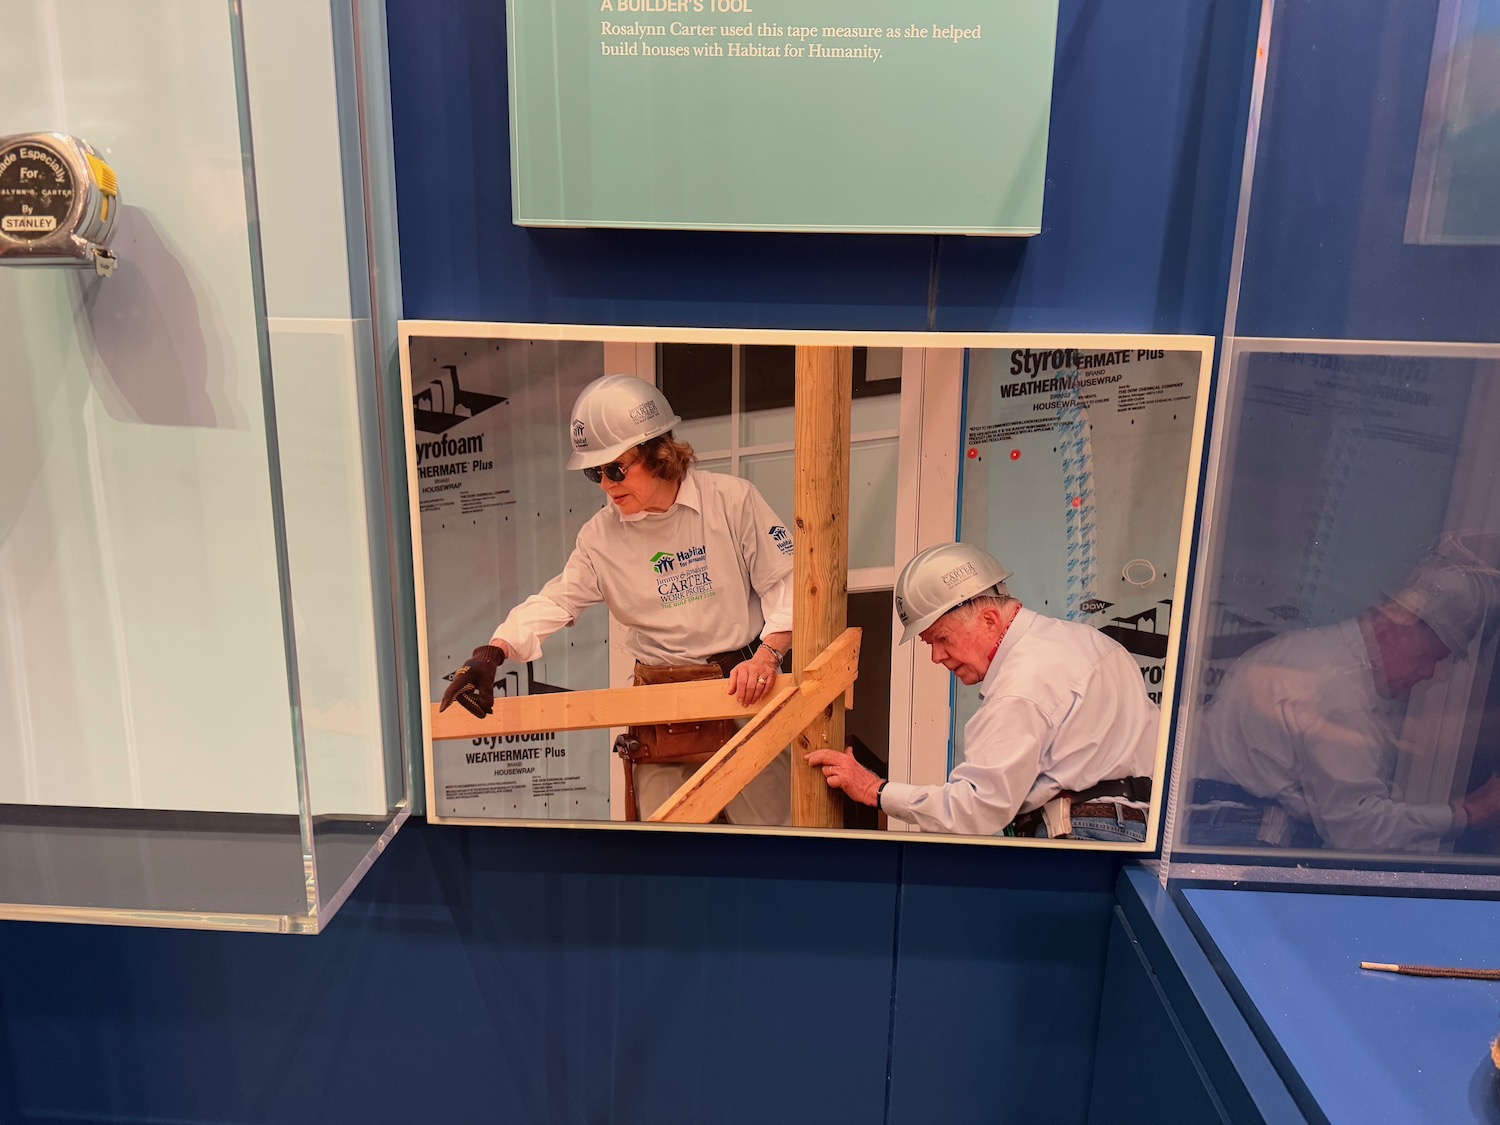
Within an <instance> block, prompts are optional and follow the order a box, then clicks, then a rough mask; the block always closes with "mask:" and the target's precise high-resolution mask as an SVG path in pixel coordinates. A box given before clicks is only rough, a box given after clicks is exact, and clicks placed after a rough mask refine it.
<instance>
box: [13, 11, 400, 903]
mask: <svg viewBox="0 0 1500 1125" xmlns="http://www.w3.org/2000/svg"><path fill="white" fill-rule="evenodd" d="M3 10H4V15H5V24H6V34H5V36H4V37H3V39H0V92H3V97H0V134H13V133H23V132H36V131H41V130H48V131H56V132H62V133H68V134H74V135H77V136H80V137H82V138H84V139H86V140H87V141H88V142H89V143H90V144H92V145H93V146H94V147H95V148H96V149H97V150H98V151H99V152H100V153H101V154H103V155H104V159H106V160H107V161H108V162H109V164H110V166H111V168H112V169H113V170H114V172H115V173H116V174H117V176H118V198H117V200H116V203H117V206H118V207H119V213H118V216H117V222H116V227H115V231H114V240H113V251H114V253H115V255H116V257H117V259H118V266H117V268H116V269H115V272H114V274H113V276H109V277H101V276H97V275H96V274H95V273H94V272H92V271H88V272H85V271H82V270H78V269H68V268H62V267H41V266H32V267H28V268H25V269H6V268H3V264H0V337H3V339H4V340H5V341H6V343H5V351H6V357H7V358H6V362H5V363H4V365H3V383H4V393H5V396H6V401H7V409H6V410H5V411H3V412H0V448H3V449H4V451H5V452H4V454H3V458H4V465H5V469H4V472H3V473H0V682H3V683H4V684H5V689H4V691H3V692H0V742H3V745H4V747H5V752H4V753H3V754H0V834H3V836H4V839H5V846H4V849H3V854H4V859H3V860H0V903H3V905H0V916H4V917H15V918H40V919H59V920H68V921H109V922H114V923H125V924H150V925H175V926H201V927H219V928H248V929H267V930H279V931H316V930H317V929H318V928H319V927H320V926H321V925H323V924H325V923H326V922H327V920H328V918H329V917H331V915H332V913H333V911H334V910H335V909H336V908H337V906H338V905H339V903H341V902H342V901H343V899H344V896H346V895H347V894H348V892H349V890H350V889H351V888H352V887H353V885H354V884H355V883H356V882H357V881H358V877H359V875H360V874H361V873H362V872H363V871H364V870H365V869H366V868H367V867H368V865H369V864H370V862H371V861H372V860H373V858H374V857H375V856H376V855H378V853H379V851H380V849H381V848H382V847H383V846H384V843H385V841H386V840H388V839H389V837H390V835H391V834H392V833H393V832H394V831H395V829H396V827H397V826H398V825H399V823H400V821H401V820H402V819H403V818H404V817H405V815H406V813H407V808H408V799H407V795H408V783H407V776H408V771H407V767H406V749H405V748H406V745H407V737H406V733H405V731H406V724H407V723H408V722H409V721H410V720H411V719H412V718H413V717H414V712H413V711H412V709H411V708H410V707H409V705H408V703H406V702H404V697H403V692H404V691H405V690H406V689H405V688H404V687H403V686H402V685H403V683H404V682H405V678H404V677H403V675H402V665H401V662H402V660H403V659H404V656H403V654H404V653H405V652H407V651H408V650H409V649H411V648H412V647H413V645H414V640H413V636H414V629H413V627H412V609H411V598H410V592H409V591H410V587H409V583H410V576H409V566H408V565H405V564H403V563H399V562H398V563H397V565H393V560H399V559H400V558H401V557H402V555H403V552H404V547H403V546H402V544H401V543H400V542H399V541H398V539H397V538H396V537H397V536H398V535H399V528H396V527H394V526H393V525H392V522H391V520H390V519H389V516H388V513H389V512H391V511H392V510H395V511H400V510H401V508H402V505H403V503H404V465H403V463H402V461H401V454H400V447H399V446H392V445H391V443H390V442H389V441H388V435H387V420H388V418H389V416H390V415H389V414H388V413H387V406H386V403H385V391H384V389H383V387H382V385H381V382H382V380H383V379H385V378H387V377H389V375H390V371H389V368H388V365H387V358H386V357H387V355H388V353H389V351H390V350H391V341H392V335H393V326H394V318H395V317H396V316H397V315H399V308H398V307H397V306H396V305H395V303H394V301H393V293H394V275H393V269H394V264H395V263H394V259H393V257H392V255H391V253H390V250H389V247H390V246H391V245H393V238H392V237H391V233H392V232H391V230H390V229H389V227H388V217H389V214H390V207H389V204H390V190H389V179H390V172H389V162H388V132H389V128H388V125H386V124H385V121H386V117H387V116H388V111H387V101H388V98H387V94H386V90H385V62H384V58H385V49H384V15H383V6H382V5H381V4H379V3H363V2H353V3H351V2H343V0H335V2H333V3H328V4H313V5H308V4H301V3H293V2H289V0H287V2H276V0H270V2H259V3H256V4H251V5H243V6H242V5H240V4H238V3H217V4H206V5H193V6H189V7H188V8H184V7H183V6H182V5H180V4H175V3H142V4H132V5H128V6H125V7H122V6H120V5H114V4H109V3H104V2H84V3H73V4H30V3H8V4H5V5H3ZM287 65H295V66H296V67H297V68H298V70H299V74H301V75H302V77H303V80H302V81H299V83H298V84H297V85H296V87H295V89H293V88H290V87H287V86H285V84H283V83H282V82H280V80H279V76H278V70H279V68H281V67H285V66H287ZM395 417H396V418H397V419H399V409H397V410H396V413H395ZM398 424H399V422H398ZM403 583H405V584H406V589H405V593H403Z"/></svg>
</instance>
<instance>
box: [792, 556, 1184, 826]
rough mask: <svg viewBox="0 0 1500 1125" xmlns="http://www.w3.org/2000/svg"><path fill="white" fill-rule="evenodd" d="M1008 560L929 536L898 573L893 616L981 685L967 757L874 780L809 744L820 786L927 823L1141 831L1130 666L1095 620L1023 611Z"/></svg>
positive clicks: (1153, 710)
mask: <svg viewBox="0 0 1500 1125" xmlns="http://www.w3.org/2000/svg"><path fill="white" fill-rule="evenodd" d="M1010 577H1011V573H1010V571H1008V570H1006V569H1005V568H1004V567H1003V566H1001V565H1000V563H999V562H998V561H996V560H995V559H994V558H993V557H992V556H990V555H989V554H987V553H986V552H984V551H982V550H980V549H979V548H978V547H971V546H968V545H967V544H964V543H948V544H944V545H942V546H938V547H929V548H928V549H927V550H925V551H923V552H921V553H920V554H919V555H917V556H916V557H915V558H914V559H912V560H911V562H909V563H907V565H906V568H905V569H904V570H903V571H902V572H901V577H900V578H899V579H897V581H896V614H897V616H898V617H899V618H900V620H901V624H902V625H903V626H905V631H904V633H903V634H902V637H901V643H902V644H905V643H906V642H908V641H910V640H911V639H912V638H913V637H921V639H922V640H923V641H924V642H925V643H926V644H927V645H929V646H930V647H931V650H932V659H933V660H934V661H935V662H937V663H939V664H941V665H943V666H944V667H945V668H947V669H948V670H949V671H950V672H952V673H953V674H954V676H956V677H957V678H958V679H959V680H960V681H961V682H963V683H965V684H969V685H973V684H979V685H980V698H981V700H982V702H981V703H980V706H979V710H978V711H976V712H975V713H974V716H973V718H971V719H970V720H969V721H968V723H967V724H966V725H965V726H964V758H965V761H964V762H963V764H962V765H960V766H958V767H957V768H955V769H954V771H953V772H952V773H951V774H950V775H949V777H948V780H947V782H946V783H944V784H942V785H905V784H902V783H901V782H896V781H889V782H887V781H881V780H880V778H879V777H877V776H876V775H875V774H873V773H871V772H870V771H869V770H867V769H865V768H864V767H863V766H861V765H859V764H858V763H857V762H855V760H854V755H853V754H852V753H851V752H849V751H847V750H846V751H844V752H843V753H839V752H838V751H836V750H815V751H813V752H812V753H811V754H809V755H808V756H807V761H808V762H810V763H811V764H813V765H815V766H820V767H822V770H823V775H824V777H825V778H826V779H827V781H828V784H829V785H830V786H831V787H833V788H835V789H842V790H843V791H844V792H845V793H846V794H848V795H849V796H850V797H851V798H853V799H854V800H856V801H860V802H862V803H863V804H866V805H875V806H877V807H878V808H880V809H881V810H882V811H884V812H885V813H886V814H887V815H888V816H892V817H895V818H896V819H897V820H904V821H906V822H908V823H910V824H914V825H916V826H917V827H918V828H919V829H921V830H922V831H924V832H960V833H966V834H974V835H997V834H1000V833H1006V834H1008V835H1022V836H1042V837H1051V838H1067V839H1075V840H1111V841H1118V842H1131V841H1141V840H1144V839H1145V837H1146V817H1147V810H1148V808H1149V803H1150V800H1151V778H1150V774H1151V767H1152V763H1153V761H1154V758H1155V752H1156V740H1157V734H1158V725H1159V722H1160V718H1161V715H1160V711H1159V709H1158V708H1157V706H1156V704H1154V703H1152V702H1151V699H1150V697H1149V696H1148V695H1147V694H1146V687H1145V684H1144V682H1143V681H1142V679H1141V672H1140V668H1139V666H1138V665H1137V664H1136V662H1135V660H1134V659H1133V658H1132V657H1131V655H1130V654H1129V653H1128V652H1126V651H1125V649H1124V648H1123V647H1122V646H1121V645H1119V644H1118V643H1116V642H1115V641H1113V640H1111V639H1110V638H1108V637H1106V636H1105V635H1104V634H1103V633H1100V632H1099V631H1098V630H1096V629H1093V628H1090V627H1089V626H1087V625H1081V624H1078V623H1076V622H1072V621H1059V620H1057V619H1056V618H1051V617H1043V616H1042V615H1040V614H1038V613H1035V612H1033V611H1032V610H1029V609H1026V608H1025V607H1023V606H1022V605H1021V603H1020V602H1019V601H1017V600H1016V599H1015V598H1013V597H1011V596H1010V593H1009V592H1008V591H1007V589H1006V586H1005V583H1006V581H1007V580H1008V579H1009V578H1010Z"/></svg>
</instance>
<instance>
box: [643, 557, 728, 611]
mask: <svg viewBox="0 0 1500 1125" xmlns="http://www.w3.org/2000/svg"><path fill="white" fill-rule="evenodd" d="M651 569H652V570H654V571H656V575H657V578H656V593H657V595H658V596H659V597H660V598H661V604H662V605H663V606H666V607H667V608H668V609H674V608H676V607H677V606H683V605H687V604H688V603H689V602H700V601H702V600H703V599H704V598H711V597H713V596H714V583H713V579H712V578H710V577H709V574H708V549H707V548H706V547H689V548H688V549H687V550H685V551H677V552H675V553H674V552H672V551H658V552H657V553H656V554H654V555H652V556H651Z"/></svg>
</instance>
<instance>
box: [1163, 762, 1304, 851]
mask: <svg viewBox="0 0 1500 1125" xmlns="http://www.w3.org/2000/svg"><path fill="white" fill-rule="evenodd" d="M1192 792H1193V800H1192V810H1193V824H1194V828H1195V830H1196V829H1198V828H1206V827H1207V826H1208V825H1209V824H1211V823H1213V822H1217V823H1219V824H1244V825H1252V826H1254V827H1255V828H1256V829H1257V831H1256V842H1257V843H1261V844H1269V845H1271V846H1272V847H1277V848H1321V847H1322V846H1323V837H1322V836H1320V835H1319V834H1318V830H1317V829H1316V828H1314V827H1313V826H1312V825H1311V824H1308V823H1307V822H1306V821H1304V820H1297V819H1296V818H1295V817H1293V816H1291V815H1290V814H1289V813H1288V812H1287V811H1286V810H1285V809H1284V808H1282V807H1281V804H1280V803H1279V802H1278V801H1276V800H1275V799H1274V798H1271V797H1257V796H1256V795H1255V794H1254V793H1252V792H1250V791H1249V790H1248V789H1245V788H1243V787H1241V786H1239V785H1236V784H1235V783H1234V782H1232V781H1217V780H1215V779H1213V778H1208V777H1200V778H1198V779H1196V780H1195V781H1194V782H1193V790H1192Z"/></svg>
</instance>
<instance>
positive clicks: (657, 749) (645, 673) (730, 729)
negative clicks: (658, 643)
mask: <svg viewBox="0 0 1500 1125" xmlns="http://www.w3.org/2000/svg"><path fill="white" fill-rule="evenodd" d="M723 678H724V669H723V668H722V667H721V666H720V665H718V664H679V665H672V666H655V665H651V664H637V665H636V666H635V676H634V682H635V684H636V685H637V686H645V685H647V684H680V683H688V682H691V681H694V680H722V679H723ZM738 729H739V728H738V727H736V726H735V723H734V720H733V719H708V720H705V721H703V722H697V723H653V724H651V725H650V726H640V727H631V728H630V729H629V730H628V731H627V732H626V733H627V736H628V738H629V739H630V740H632V741H633V742H634V743H635V744H636V745H634V746H633V747H631V749H630V750H629V752H628V753H627V754H626V755H625V756H626V757H628V758H629V760H630V761H631V762H633V763H648V762H685V763H688V764H692V765H700V764H702V763H703V762H706V761H708V759H709V758H711V757H712V756H713V755H714V753H715V752H716V751H718V749H719V748H720V747H721V746H723V745H724V743H726V742H728V741H729V740H730V739H731V738H733V737H734V733H735V731H736V730H738Z"/></svg>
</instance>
